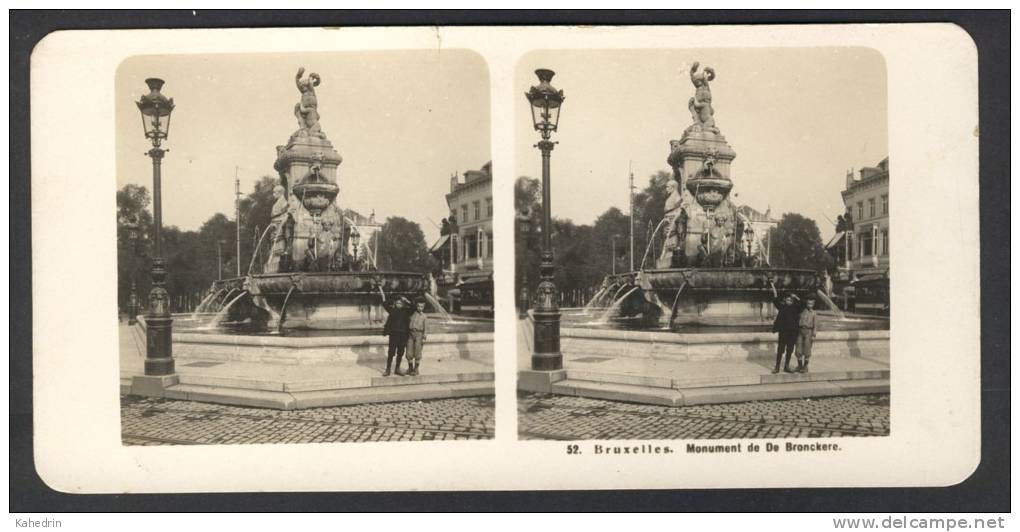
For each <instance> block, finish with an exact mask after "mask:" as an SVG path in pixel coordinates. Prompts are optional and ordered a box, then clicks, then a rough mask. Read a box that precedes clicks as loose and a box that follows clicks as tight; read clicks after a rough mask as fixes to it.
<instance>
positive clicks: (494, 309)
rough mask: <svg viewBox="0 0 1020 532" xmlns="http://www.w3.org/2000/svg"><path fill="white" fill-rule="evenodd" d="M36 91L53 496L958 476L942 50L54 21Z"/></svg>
mask: <svg viewBox="0 0 1020 532" xmlns="http://www.w3.org/2000/svg"><path fill="white" fill-rule="evenodd" d="M31 89H32V92H31V101H32V107H31V108H32V117H31V118H32V119H31V126H32V138H31V145H32V201H33V203H32V228H33V242H32V244H33V248H32V249H33V256H32V263H33V268H34V269H33V281H34V282H33V313H34V315H33V323H34V331H33V335H34V342H35V346H34V347H35V349H34V355H33V367H34V375H33V379H34V409H35V416H36V424H35V434H34V438H35V440H34V441H35V456H36V467H37V470H38V473H39V475H40V476H41V478H42V479H43V480H44V481H45V482H46V483H47V484H48V485H50V486H51V487H52V488H54V489H56V490H60V491H65V492H73V493H129V492H130V493H137V492H226V491H242V492H244V491H391V490H444V491H445V490H553V489H556V490H561V489H640V488H646V489H662V488H705V487H712V488H721V487H755V488H759V487H760V488H766V487H820V486H833V487H879V486H944V485H950V484H954V483H958V482H960V481H963V480H964V479H966V478H967V477H968V476H969V475H970V474H971V473H972V472H973V471H974V469H975V468H976V467H977V465H978V463H979V462H980V459H981V455H980V423H979V421H980V416H979V413H980V401H979V388H980V379H979V375H980V372H979V370H980V347H979V337H980V328H979V320H980V309H979V293H980V292H979V289H978V282H979V276H978V272H979V254H978V251H979V250H978V196H979V194H980V193H981V191H980V187H979V184H978V163H977V161H978V158H977V157H978V142H979V137H978V132H979V129H978V121H977V118H978V113H977V110H978V92H977V56H976V50H975V47H974V44H973V41H972V40H971V39H970V38H969V36H968V35H967V34H966V33H965V32H964V31H963V30H961V29H960V28H959V27H957V26H954V25H950V24H914V25H911V24H899V25H891V24H890V25H811V26H796V25H788V26H715V27H712V26H697V27H694V26H690V27H687V26H671V27H666V26H655V27H652V26H647V27H640V26H631V27H566V26H564V27H551V26H549V27H544V26H533V27H438V28H433V27H430V28H426V27H401V28H396V27H393V28H387V27H360V28H304V29H216V30H132V31H112V30H109V31H108V30H96V31H67V32H56V33H53V34H51V35H49V36H47V37H46V38H45V39H44V40H43V41H42V42H40V43H39V45H38V46H37V47H36V49H35V52H34V53H33V56H32V81H31ZM69 91H71V92H73V94H74V97H73V98H69V97H68V92H69ZM83 102H89V103H88V104H87V105H83ZM69 119H71V120H72V121H73V122H74V123H75V127H67V126H68V125H69V124H68V120H69ZM82 132H85V133H86V134H84V135H83V134H81V133H82ZM56 161H59V164H55V162H56ZM71 168H73V169H74V171H73V172H68V169H71ZM55 209H59V210H60V216H54V210H55ZM894 233H895V236H894ZM70 258H73V260H72V262H73V263H74V270H73V271H74V274H73V275H70V274H69V271H68V269H67V265H68V261H69V259H70ZM933 265H937V267H935V266H933ZM947 283H948V284H951V285H952V286H953V288H952V293H953V294H954V297H953V299H954V303H953V304H952V305H949V304H943V303H939V304H935V302H936V301H943V302H944V299H945V293H946V290H947V288H946V287H947ZM57 330H59V331H60V334H54V331H57Z"/></svg>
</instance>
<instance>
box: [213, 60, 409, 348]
mask: <svg viewBox="0 0 1020 532" xmlns="http://www.w3.org/2000/svg"><path fill="white" fill-rule="evenodd" d="M303 74H304V68H301V69H299V70H298V73H297V75H296V76H295V79H294V81H295V84H296V85H297V89H298V91H299V92H300V94H301V98H300V101H299V102H298V103H297V104H295V106H294V116H295V118H296V119H297V121H298V129H297V131H295V132H294V133H293V134H292V135H291V136H290V139H289V140H288V141H287V144H285V145H281V146H277V147H276V152H277V153H276V162H275V164H274V168H275V169H276V171H277V172H278V174H279V180H280V183H279V185H278V186H277V187H276V190H275V191H274V195H275V196H276V203H275V204H274V205H273V209H272V222H271V224H270V226H269V227H267V228H266V230H265V231H264V233H263V234H262V236H261V238H260V240H259V242H258V245H257V248H256V250H255V253H254V256H253V258H252V262H251V265H250V267H249V271H248V275H246V276H243V277H237V278H233V279H224V280H220V281H216V282H215V283H213V286H212V288H211V289H210V291H209V293H208V295H207V297H206V301H204V302H203V304H202V305H200V307H199V309H198V310H199V312H200V313H203V312H210V313H213V314H214V316H215V319H216V321H226V322H230V323H241V322H245V323H248V324H249V325H251V326H252V327H253V328H255V329H256V330H257V329H264V328H266V327H269V326H271V325H273V324H275V326H276V327H277V328H279V329H283V328H292V327H302V328H328V329H357V328H363V329H367V328H373V327H379V326H380V325H381V323H382V320H383V319H384V318H385V314H384V313H383V310H382V305H383V302H384V301H385V300H387V299H390V298H396V297H400V296H404V297H408V298H409V299H413V298H415V297H419V296H423V295H429V294H428V287H429V283H428V280H427V277H426V274H423V273H408V272H391V271H379V270H378V269H376V268H375V265H374V264H371V263H370V258H371V257H369V256H367V255H368V254H366V253H361V256H359V246H358V239H359V236H360V235H358V231H357V227H356V226H355V224H354V222H353V221H352V220H350V219H348V218H347V217H345V216H344V212H343V210H341V209H340V207H339V206H338V198H339V196H340V186H339V184H338V174H339V168H340V164H341V163H342V162H343V158H342V157H341V156H340V154H339V153H338V152H337V150H336V149H335V148H334V147H333V144H332V143H331V142H330V141H329V138H327V136H326V133H325V132H324V131H323V130H322V127H321V125H320V123H319V113H318V100H317V98H316V95H315V87H317V86H318V85H319V84H320V83H321V78H320V77H319V75H318V74H316V73H314V72H313V73H311V74H309V76H308V77H307V78H306V79H302V75H303Z"/></svg>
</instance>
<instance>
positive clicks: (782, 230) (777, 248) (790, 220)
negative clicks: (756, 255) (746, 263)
mask: <svg viewBox="0 0 1020 532" xmlns="http://www.w3.org/2000/svg"><path fill="white" fill-rule="evenodd" d="M769 240H770V242H769V245H770V246H771V253H772V263H773V265H774V266H777V267H780V268H802V269H808V270H815V271H822V270H828V269H831V268H832V264H833V259H832V257H831V256H829V254H828V253H826V252H825V248H824V246H823V244H822V236H821V232H819V230H818V224H816V223H815V221H814V220H812V219H810V218H806V217H804V216H801V215H799V214H796V213H786V214H784V215H783V218H782V219H781V220H780V221H779V224H778V225H777V226H776V228H775V229H774V230H773V231H772V234H771V238H770V239H769Z"/></svg>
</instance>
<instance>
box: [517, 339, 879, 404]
mask: <svg viewBox="0 0 1020 532" xmlns="http://www.w3.org/2000/svg"><path fill="white" fill-rule="evenodd" d="M531 327H532V325H531V321H530V320H521V321H519V322H518V384H517V387H518V389H519V390H523V391H531V392H543V393H555V394H561V395H575V396H582V397H592V398H597V399H610V400H616V401H626V402H634V403H649V404H657V405H666V406H685V405H697V404H715V403H732V402H743V401H760V400H772V399H790V398H802V397H825V396H838V395H856V394H871V393H884V392H888V391H889V331H821V332H819V333H818V338H817V339H816V340H815V344H814V349H813V353H812V357H811V364H810V370H811V371H810V372H809V373H805V374H799V373H792V374H790V373H778V374H773V373H772V371H771V370H772V368H773V366H774V364H775V348H776V340H775V335H774V334H768V333H731V334H677V333H672V332H646V331H621V330H597V329H572V328H564V329H562V330H561V350H562V352H563V369H561V370H558V371H552V372H543V371H532V370H530V369H529V368H530V356H531V352H530V349H531V346H532V332H531V331H532V329H531Z"/></svg>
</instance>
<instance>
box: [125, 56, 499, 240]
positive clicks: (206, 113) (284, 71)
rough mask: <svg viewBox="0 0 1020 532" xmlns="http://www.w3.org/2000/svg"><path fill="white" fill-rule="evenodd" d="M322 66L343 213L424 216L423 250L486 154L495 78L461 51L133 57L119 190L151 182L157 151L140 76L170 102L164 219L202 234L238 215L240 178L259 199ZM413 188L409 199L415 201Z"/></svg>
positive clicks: (324, 121) (321, 90)
mask: <svg viewBox="0 0 1020 532" xmlns="http://www.w3.org/2000/svg"><path fill="white" fill-rule="evenodd" d="M302 66H303V67H305V74H304V76H307V75H308V73H309V72H316V73H318V74H319V76H320V77H321V78H322V83H321V84H320V85H319V86H318V87H316V89H315V91H316V95H317V97H318V103H319V115H320V124H321V126H322V130H323V131H324V132H325V133H326V135H327V137H328V138H329V140H330V141H331V142H332V143H333V146H334V148H336V149H337V151H339V152H340V155H341V156H342V157H343V159H344V160H343V163H342V164H341V165H340V168H339V171H338V182H339V185H340V196H339V197H338V198H337V201H338V203H339V204H340V206H341V207H343V208H352V209H354V210H356V211H358V212H360V213H362V214H365V215H366V216H367V215H368V214H370V213H371V212H372V210H373V209H374V210H375V213H376V218H377V219H379V220H383V219H385V218H387V217H389V216H403V217H405V218H408V219H410V220H412V221H415V222H418V224H419V225H420V226H421V228H422V230H423V231H424V232H425V236H426V242H427V244H431V243H432V242H433V241H434V240H435V239H436V238H438V236H439V229H438V228H437V227H436V225H434V224H438V223H439V221H440V219H442V218H443V217H445V216H446V215H447V214H448V208H447V206H446V200H445V197H444V196H445V194H446V193H447V192H449V183H450V180H449V178H450V174H451V173H454V172H457V173H460V174H463V172H465V171H467V170H470V169H477V168H480V167H481V166H482V165H483V164H485V162H487V161H489V160H490V159H491V155H490V149H491V148H490V126H489V123H490V122H489V94H490V87H489V75H488V67H487V65H486V63H485V61H484V60H483V59H482V58H481V56H479V55H477V54H475V53H474V52H470V51H466V50H449V49H443V50H441V51H437V50H411V51H384V52H336V53H301V54H246V55H228V54H217V55H174V56H136V57H131V58H129V59H127V60H125V61H124V63H122V64H121V66H120V68H119V69H118V71H117V74H116V76H117V77H116V94H115V97H116V101H117V107H116V109H117V113H116V128H117V145H116V149H117V174H118V175H117V187H118V188H120V187H123V186H124V185H125V184H128V183H134V184H140V185H145V186H146V187H147V188H149V189H150V190H151V188H152V162H151V160H150V159H149V158H148V157H147V156H145V155H144V154H145V152H146V151H147V150H148V149H149V148H150V147H151V145H150V144H149V143H148V141H147V140H146V139H145V138H144V135H143V130H142V124H141V118H140V115H139V112H138V109H137V107H136V106H135V103H134V102H136V101H137V100H138V99H139V98H140V97H141V96H142V95H143V94H145V93H147V92H148V89H147V88H146V85H145V81H144V80H145V78H148V77H158V78H162V79H164V80H165V81H166V84H165V85H164V87H163V93H164V94H166V95H167V96H169V97H172V98H173V99H174V103H175V104H176V108H175V110H174V111H173V115H172V116H171V122H170V132H169V133H170V136H169V140H168V141H167V142H165V143H164V147H165V148H168V149H169V150H170V151H169V153H167V155H166V157H165V158H164V159H163V173H162V181H163V186H162V191H163V223H164V224H165V225H175V226H177V227H179V228H181V229H184V230H196V229H198V228H199V227H201V225H202V223H204V222H205V221H206V220H208V219H209V218H210V217H211V216H212V215H213V214H215V213H217V212H222V213H224V214H227V216H228V217H230V218H231V219H233V217H234V214H233V213H234V172H235V167H237V175H238V177H239V178H240V181H241V192H242V194H247V193H248V192H251V191H252V190H253V187H254V183H255V182H256V181H257V180H258V179H259V178H260V177H261V176H264V175H270V176H273V177H276V176H277V172H276V171H275V170H273V162H274V161H275V159H276V146H277V145H281V144H286V143H287V140H288V139H289V137H290V135H291V133H293V132H294V131H295V130H297V127H298V126H297V119H296V118H295V117H294V104H295V103H297V102H298V99H299V96H300V94H299V93H298V90H297V88H296V87H295V85H294V75H295V74H296V73H297V70H298V68H299V67H302ZM409 192H410V193H409Z"/></svg>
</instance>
